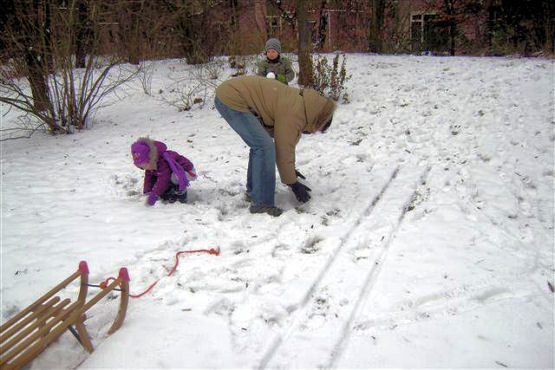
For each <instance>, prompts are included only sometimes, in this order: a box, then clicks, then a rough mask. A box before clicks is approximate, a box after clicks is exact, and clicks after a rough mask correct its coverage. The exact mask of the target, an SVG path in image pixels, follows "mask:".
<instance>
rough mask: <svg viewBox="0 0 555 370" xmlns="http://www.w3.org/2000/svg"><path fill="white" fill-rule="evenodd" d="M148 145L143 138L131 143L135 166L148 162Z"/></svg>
mask: <svg viewBox="0 0 555 370" xmlns="http://www.w3.org/2000/svg"><path fill="white" fill-rule="evenodd" d="M149 153H150V146H149V145H148V143H146V142H145V141H144V140H137V141H135V142H134V143H133V144H131V155H132V156H133V163H134V164H135V166H139V165H141V164H145V163H148V162H150V158H149V156H148V155H149Z"/></svg>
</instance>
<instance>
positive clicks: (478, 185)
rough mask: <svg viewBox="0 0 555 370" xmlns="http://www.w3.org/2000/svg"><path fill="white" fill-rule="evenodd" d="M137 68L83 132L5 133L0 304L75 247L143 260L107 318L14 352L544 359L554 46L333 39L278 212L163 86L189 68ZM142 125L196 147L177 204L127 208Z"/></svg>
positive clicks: (107, 360)
mask: <svg viewBox="0 0 555 370" xmlns="http://www.w3.org/2000/svg"><path fill="white" fill-rule="evenodd" d="M151 68H152V73H153V74H152V87H151V91H152V95H151V96H149V95H147V94H145V93H144V92H143V88H142V87H141V83H140V82H139V81H138V80H137V81H135V82H134V83H133V84H129V85H127V86H125V87H124V88H123V89H120V90H119V91H118V93H117V94H116V95H114V96H113V97H112V99H113V104H111V105H109V106H107V107H105V108H103V109H102V110H100V111H99V112H98V114H97V115H96V117H95V125H94V127H92V128H91V129H89V130H86V131H84V132H81V133H78V134H75V135H69V136H57V137H50V136H47V135H44V134H40V133H38V134H35V135H34V136H32V137H31V138H30V139H22V140H10V141H4V142H2V148H1V155H2V159H1V165H2V199H1V211H2V218H1V220H2V226H1V227H2V229H1V244H2V245H1V258H2V260H1V267H2V276H1V283H2V284H1V298H2V302H1V308H2V322H4V321H5V320H6V319H7V318H9V317H10V316H12V315H13V314H15V313H16V312H17V311H19V310H21V309H22V308H24V307H25V306H26V305H28V304H29V303H31V302H32V301H33V300H34V299H36V298H37V297H38V296H40V295H41V294H43V293H44V292H46V291H47V290H48V289H49V288H51V287H52V286H54V285H55V284H56V283H58V282H59V281H61V280H62V279H63V278H65V277H66V276H68V275H69V274H70V273H72V272H73V271H74V270H75V269H76V268H77V264H78V262H79V261H80V260H86V261H88V263H89V267H90V269H91V275H90V280H91V281H92V282H100V281H101V280H103V279H105V278H106V277H108V276H112V275H115V274H117V271H118V269H119V268H120V267H121V266H127V267H128V269H129V272H130V275H131V279H132V281H131V292H132V293H135V294H136V293H140V292H142V291H143V290H144V289H145V288H146V287H147V286H148V285H149V284H151V283H152V282H153V281H155V280H156V279H160V282H159V283H158V285H157V286H156V287H155V288H154V289H153V291H152V292H151V293H149V294H147V295H146V296H143V297H142V298H138V299H132V300H131V301H130V306H129V310H128V314H127V318H126V321H125V322H124V325H123V326H122V328H121V329H120V330H119V331H118V332H116V333H115V334H113V335H112V336H106V331H107V328H108V327H109V325H110V324H111V321H112V320H113V318H114V316H115V313H116V310H117V306H116V305H117V299H113V300H107V301H106V300H104V301H102V302H100V303H99V304H97V305H96V306H95V307H94V308H93V309H92V310H91V311H90V314H89V315H88V316H89V319H88V321H87V327H88V330H89V332H90V334H91V335H92V342H93V344H94V345H95V347H96V350H95V352H94V353H93V354H91V355H89V354H88V353H86V352H85V351H84V350H83V349H82V348H81V347H80V346H79V344H77V342H76V341H75V339H74V338H73V337H72V336H71V334H69V333H67V334H64V335H63V336H62V337H61V338H60V340H59V341H58V342H56V343H54V344H53V345H51V346H50V348H48V349H47V350H46V351H45V352H44V353H43V354H42V355H41V356H40V357H38V358H37V359H36V360H35V361H34V362H33V363H32V364H31V369H42V368H57V369H59V368H82V369H85V368H190V367H198V368H316V367H325V368H376V367H382V368H390V367H396V368H505V367H510V368H515V367H520V368H546V369H547V368H553V367H554V318H553V317H554V316H553V313H554V294H553V291H552V289H550V284H551V287H552V286H553V285H552V284H553V283H554V282H553V276H554V259H553V258H554V250H553V248H554V230H553V226H554V199H553V197H554V142H555V130H554V128H555V112H554V105H555V97H554V86H555V77H554V74H555V72H554V68H555V63H554V61H552V60H543V59H512V58H463V57H460V58H459V57H456V58H438V57H415V56H376V55H365V54H348V55H347V69H348V72H349V73H351V74H352V76H353V77H352V79H351V80H350V81H349V82H348V84H347V86H348V92H349V95H350V97H351V103H350V104H342V105H340V106H339V108H338V111H337V113H336V115H335V119H334V123H333V125H332V127H331V128H330V130H329V131H328V133H326V134H325V135H314V136H305V137H303V138H302V139H301V141H300V144H299V146H298V148H297V162H298V163H297V167H298V168H299V170H300V171H301V172H302V173H303V174H304V175H305V176H306V177H307V180H306V183H307V184H308V185H309V186H310V187H311V188H312V189H313V191H312V196H313V198H312V200H311V201H310V202H309V203H308V204H305V205H299V204H298V203H297V202H296V201H295V199H294V196H293V195H292V193H291V192H290V191H289V190H288V188H287V187H285V186H283V185H278V188H277V194H276V200H277V205H278V206H280V207H282V208H284V209H285V210H286V212H285V213H284V214H283V215H282V216H281V217H279V218H273V217H270V216H267V215H251V214H249V212H248V203H247V202H246V200H245V199H244V181H245V177H246V166H247V149H246V146H245V145H244V144H243V143H242V142H241V140H240V139H239V137H238V136H237V135H236V134H235V133H234V132H232V130H231V129H230V128H229V126H228V125H227V124H226V123H225V121H224V120H223V119H222V118H220V117H219V115H218V113H217V112H216V111H215V110H214V109H213V107H212V103H211V101H210V102H209V104H207V106H205V107H204V108H203V109H199V108H194V109H193V110H190V111H185V112H183V111H182V112H180V111H178V109H177V108H176V107H175V105H171V104H168V101H169V100H171V97H172V93H173V94H174V95H173V96H175V92H176V91H179V88H183V86H186V84H187V80H186V79H185V80H183V81H181V82H179V83H176V78H177V77H184V76H187V73H188V72H187V71H189V70H191V67H190V66H187V65H186V64H184V63H183V62H182V61H178V60H166V61H159V62H156V63H153V64H152V65H151ZM231 73H232V71H231V70H230V69H229V68H227V67H226V68H225V69H224V70H223V71H221V74H220V79H221V80H224V79H226V78H228V77H229V75H230V74H231ZM2 110H3V112H6V107H2ZM15 116H16V113H15V112H14V111H10V112H9V113H8V114H7V115H4V116H3V118H2V126H3V127H7V126H10V125H13V122H14V120H15ZM144 135H149V136H150V137H151V138H155V139H157V140H161V141H164V142H165V143H166V144H167V145H168V146H169V147H170V149H173V150H176V151H178V152H180V153H182V154H184V155H185V156H187V157H188V158H189V159H191V160H192V161H193V163H194V164H195V166H196V168H197V171H198V172H199V175H200V176H199V179H198V181H196V182H194V183H192V187H191V188H190V191H189V200H190V203H189V204H179V203H176V204H162V203H160V202H159V203H157V204H156V205H155V206H154V207H147V206H145V203H144V197H143V196H141V195H139V194H140V193H141V181H142V172H141V171H140V170H138V169H137V168H135V167H134V166H133V164H132V161H131V158H130V154H129V146H130V144H131V143H132V142H133V141H134V140H135V139H137V138H138V137H140V136H144ZM278 178H279V177H278ZM212 247H219V248H220V250H221V254H220V255H219V256H213V255H206V254H198V255H186V256H182V257H181V258H180V264H179V267H178V269H177V272H176V273H175V274H174V275H172V276H169V277H168V276H166V275H167V274H168V272H169V270H170V269H171V267H172V266H173V264H174V255H175V253H176V252H178V251H182V250H191V249H199V248H212ZM77 290H78V287H77V286H72V287H71V288H68V289H67V291H66V293H67V295H68V296H75V293H76V292H77ZM94 292H95V291H94V290H93V289H91V293H94Z"/></svg>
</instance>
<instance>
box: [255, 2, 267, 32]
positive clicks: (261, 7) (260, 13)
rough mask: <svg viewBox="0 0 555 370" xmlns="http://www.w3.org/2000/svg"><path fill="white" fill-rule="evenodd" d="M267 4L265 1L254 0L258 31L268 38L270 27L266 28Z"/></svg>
mask: <svg viewBox="0 0 555 370" xmlns="http://www.w3.org/2000/svg"><path fill="white" fill-rule="evenodd" d="M265 16H266V2H265V1H264V0H254V19H255V21H256V26H257V28H258V31H259V32H260V33H262V34H263V35H265V36H268V27H266V18H265Z"/></svg>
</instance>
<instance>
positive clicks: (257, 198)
mask: <svg viewBox="0 0 555 370" xmlns="http://www.w3.org/2000/svg"><path fill="white" fill-rule="evenodd" d="M214 105H215V106H216V109H217V110H218V112H220V114H221V115H222V117H223V118H224V119H225V120H226V121H227V123H228V124H229V125H230V126H231V128H232V129H233V130H234V131H235V132H236V133H237V134H239V136H241V139H243V141H244V142H245V143H246V144H247V145H248V146H249V148H250V152H249V167H248V170H247V192H248V193H250V196H251V199H252V202H253V204H254V205H257V206H274V192H275V190H276V148H275V146H274V141H273V140H272V138H271V137H270V135H268V133H267V132H266V130H265V129H264V127H262V125H261V124H260V122H259V121H258V118H256V117H255V116H254V115H253V114H252V113H249V112H239V111H236V110H234V109H231V108H230V107H228V106H227V105H225V104H224V103H222V102H221V101H220V99H218V98H215V99H214Z"/></svg>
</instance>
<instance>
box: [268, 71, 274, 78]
mask: <svg viewBox="0 0 555 370" xmlns="http://www.w3.org/2000/svg"><path fill="white" fill-rule="evenodd" d="M266 77H268V78H276V75H275V74H274V72H268V74H267V75H266Z"/></svg>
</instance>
